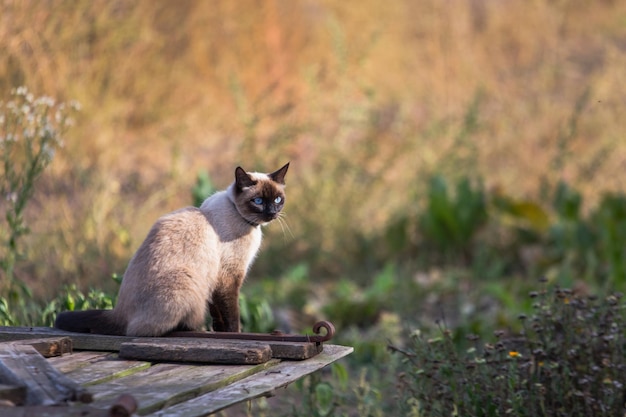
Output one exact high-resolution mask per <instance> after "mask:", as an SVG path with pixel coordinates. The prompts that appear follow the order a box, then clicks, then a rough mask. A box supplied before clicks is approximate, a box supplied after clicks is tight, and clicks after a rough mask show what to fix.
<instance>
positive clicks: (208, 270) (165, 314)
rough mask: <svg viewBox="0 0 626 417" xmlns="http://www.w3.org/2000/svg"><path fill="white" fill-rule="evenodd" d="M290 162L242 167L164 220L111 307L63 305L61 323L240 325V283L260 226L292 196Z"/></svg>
mask: <svg viewBox="0 0 626 417" xmlns="http://www.w3.org/2000/svg"><path fill="white" fill-rule="evenodd" d="M288 168H289V163H287V164H286V165H284V166H283V167H282V168H280V169H279V170H277V171H275V172H273V173H271V174H263V173H258V172H246V171H244V170H243V169H242V168H241V167H237V168H236V169H235V181H234V182H233V183H232V184H231V185H230V186H229V187H228V188H227V189H226V190H223V191H219V192H217V193H215V194H213V195H211V196H210V197H208V198H207V199H206V200H205V201H204V202H203V203H202V205H201V206H200V208H196V207H187V208H183V209H180V210H177V211H174V212H172V213H169V214H166V215H165V216H163V217H161V218H160V219H158V220H157V222H156V223H155V224H154V225H153V226H152V229H151V230H150V232H149V233H148V236H147V237H146V239H145V240H144V242H143V243H142V244H141V246H140V247H139V249H138V250H137V252H136V253H135V255H134V256H133V257H132V259H131V260H130V262H129V264H128V267H127V269H126V272H125V273H124V278H123V280H122V284H121V286H120V289H119V294H118V299H117V304H116V306H115V308H113V309H112V310H86V311H71V312H70V311H67V312H63V313H60V314H59V315H58V317H57V319H56V322H55V327H56V328H58V329H62V330H68V331H72V332H81V333H98V334H110V335H127V336H162V335H165V334H167V333H169V332H171V331H178V330H201V329H202V328H203V326H204V323H205V319H206V313H207V309H208V310H209V311H208V312H209V313H210V315H211V317H212V320H213V330H215V331H224V332H239V331H240V330H241V328H240V320H239V290H240V288H241V285H242V283H243V281H244V278H245V276H246V273H247V271H248V268H249V267H250V265H251V264H252V262H253V260H254V258H255V256H256V254H257V252H258V250H259V247H260V245H261V237H262V233H261V228H260V226H262V225H265V224H267V223H269V222H271V221H272V220H275V219H276V218H278V217H279V215H280V213H281V210H282V209H283V206H284V204H285V174H286V173H287V169H288Z"/></svg>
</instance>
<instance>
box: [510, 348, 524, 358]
mask: <svg viewBox="0 0 626 417" xmlns="http://www.w3.org/2000/svg"><path fill="white" fill-rule="evenodd" d="M520 356H522V354H521V353H519V352H517V351H515V350H511V351H509V357H510V358H519V357H520Z"/></svg>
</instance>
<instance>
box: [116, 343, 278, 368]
mask: <svg viewBox="0 0 626 417" xmlns="http://www.w3.org/2000/svg"><path fill="white" fill-rule="evenodd" d="M119 355H120V357H121V358H126V359H139V360H152V361H175V362H196V363H215V364H227V365H244V364H249V365H256V364H259V363H263V362H267V361H268V360H270V359H271V358H272V349H271V348H270V347H269V345H268V344H266V343H262V342H246V343H240V342H239V341H238V342H236V343H232V342H231V341H226V340H217V339H216V340H211V341H209V343H207V340H196V339H186V338H177V339H175V338H171V339H162V340H159V341H152V340H146V341H144V340H140V339H135V340H133V341H132V342H126V343H122V345H121V346H120V354H119Z"/></svg>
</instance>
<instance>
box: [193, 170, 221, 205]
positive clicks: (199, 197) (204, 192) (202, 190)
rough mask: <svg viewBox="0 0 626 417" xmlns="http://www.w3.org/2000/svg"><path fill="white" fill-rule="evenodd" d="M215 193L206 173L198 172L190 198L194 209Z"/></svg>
mask: <svg viewBox="0 0 626 417" xmlns="http://www.w3.org/2000/svg"><path fill="white" fill-rule="evenodd" d="M214 192H215V187H213V183H212V182H211V178H209V173H208V172H206V171H200V172H198V176H197V178H196V185H195V186H194V187H193V188H192V189H191V197H192V200H193V205H194V207H200V206H201V205H202V203H203V202H204V200H206V199H207V197H209V196H210V195H211V194H213V193H214Z"/></svg>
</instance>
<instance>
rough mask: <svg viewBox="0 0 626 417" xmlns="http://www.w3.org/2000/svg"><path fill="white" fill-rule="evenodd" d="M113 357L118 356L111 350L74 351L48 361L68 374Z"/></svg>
mask: <svg viewBox="0 0 626 417" xmlns="http://www.w3.org/2000/svg"><path fill="white" fill-rule="evenodd" d="M111 357H113V358H117V354H115V353H111V352H91V351H79V352H74V353H72V354H71V355H63V356H56V357H54V358H48V362H49V363H50V364H51V365H52V366H54V367H55V368H57V369H58V370H59V371H61V372H63V373H64V374H67V373H69V372H72V371H75V370H77V369H80V368H84V367H86V366H89V365H91V364H93V363H96V362H99V361H104V360H107V359H109V358H111Z"/></svg>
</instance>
